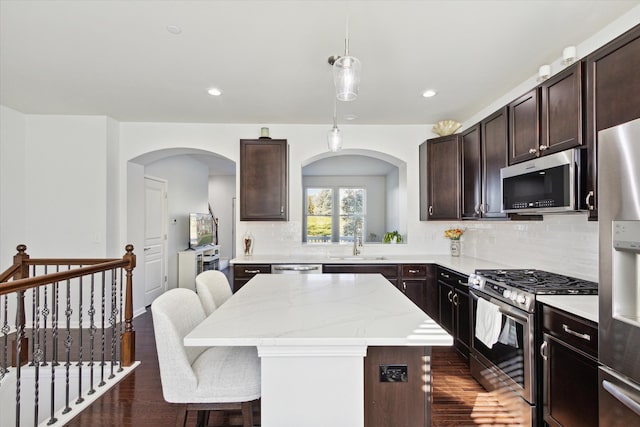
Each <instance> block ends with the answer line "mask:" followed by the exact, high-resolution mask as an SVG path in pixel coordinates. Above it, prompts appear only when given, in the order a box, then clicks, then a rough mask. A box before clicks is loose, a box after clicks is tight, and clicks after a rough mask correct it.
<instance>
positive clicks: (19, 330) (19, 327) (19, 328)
mask: <svg viewBox="0 0 640 427" xmlns="http://www.w3.org/2000/svg"><path fill="white" fill-rule="evenodd" d="M16 296H17V297H18V299H17V306H16V358H17V363H16V427H20V388H21V385H22V384H21V379H22V376H21V371H22V367H21V366H20V365H21V363H20V354H21V353H22V339H23V338H24V325H23V324H22V322H21V321H20V319H21V318H22V304H21V303H20V301H22V300H23V298H24V291H18V292H16Z"/></svg>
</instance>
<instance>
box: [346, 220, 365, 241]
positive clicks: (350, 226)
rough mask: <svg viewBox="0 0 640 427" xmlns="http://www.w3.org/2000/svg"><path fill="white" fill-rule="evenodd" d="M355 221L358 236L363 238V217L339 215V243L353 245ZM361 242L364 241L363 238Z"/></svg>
mask: <svg viewBox="0 0 640 427" xmlns="http://www.w3.org/2000/svg"><path fill="white" fill-rule="evenodd" d="M356 221H358V223H357V225H358V234H359V235H360V236H364V235H365V234H364V230H366V228H365V219H364V217H362V216H349V215H340V243H345V242H350V243H353V233H354V231H355V227H356ZM362 241H363V242H364V241H365V239H364V238H363V239H362Z"/></svg>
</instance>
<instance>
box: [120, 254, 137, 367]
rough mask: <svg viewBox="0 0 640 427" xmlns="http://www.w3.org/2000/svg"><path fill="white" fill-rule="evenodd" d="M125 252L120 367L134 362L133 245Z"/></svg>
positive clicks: (134, 258)
mask: <svg viewBox="0 0 640 427" xmlns="http://www.w3.org/2000/svg"><path fill="white" fill-rule="evenodd" d="M125 250H126V251H127V253H126V254H124V256H123V257H122V258H123V259H124V260H126V261H127V262H128V264H127V266H126V267H125V270H126V271H127V276H126V277H127V283H126V287H127V289H126V294H125V306H124V333H123V334H122V347H121V348H122V366H131V365H132V364H133V362H135V360H136V332H135V331H134V330H133V269H134V268H135V267H136V255H135V254H134V253H133V245H127V246H126V247H125Z"/></svg>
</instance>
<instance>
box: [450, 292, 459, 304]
mask: <svg viewBox="0 0 640 427" xmlns="http://www.w3.org/2000/svg"><path fill="white" fill-rule="evenodd" d="M451 302H452V303H453V305H455V306H456V307H457V306H458V294H453V300H452V301H451Z"/></svg>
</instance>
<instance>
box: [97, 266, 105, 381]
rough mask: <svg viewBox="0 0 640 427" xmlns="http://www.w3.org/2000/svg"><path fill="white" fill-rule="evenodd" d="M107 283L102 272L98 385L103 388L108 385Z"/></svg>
mask: <svg viewBox="0 0 640 427" xmlns="http://www.w3.org/2000/svg"><path fill="white" fill-rule="evenodd" d="M105 282H106V278H105V272H104V271H103V272H102V283H101V284H100V286H101V287H102V298H101V303H102V310H101V311H100V317H101V320H102V322H101V325H100V339H101V342H100V343H101V346H100V350H101V351H100V383H99V384H98V387H102V386H103V385H105V384H106V383H105V382H104V365H105V361H104V346H105V328H104V325H105V323H104V311H105V300H106V295H105V292H106V289H105V286H106V284H105Z"/></svg>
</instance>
